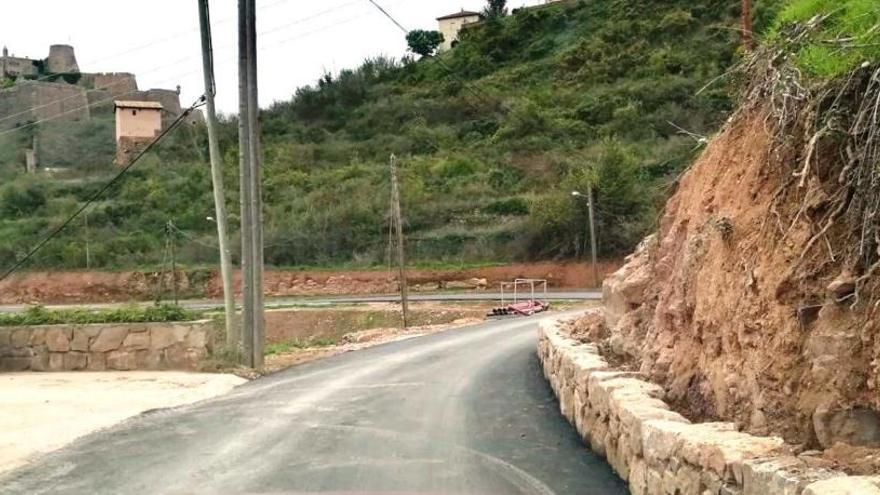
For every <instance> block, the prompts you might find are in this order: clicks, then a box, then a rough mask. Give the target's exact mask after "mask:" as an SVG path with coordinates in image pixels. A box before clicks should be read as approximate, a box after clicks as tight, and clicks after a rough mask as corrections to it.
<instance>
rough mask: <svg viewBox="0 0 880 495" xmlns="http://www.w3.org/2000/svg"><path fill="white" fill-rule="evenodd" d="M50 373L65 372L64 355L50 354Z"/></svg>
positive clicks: (61, 353) (59, 353)
mask: <svg viewBox="0 0 880 495" xmlns="http://www.w3.org/2000/svg"><path fill="white" fill-rule="evenodd" d="M49 371H64V353H63V352H52V353H49Z"/></svg>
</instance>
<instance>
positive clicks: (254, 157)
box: [238, 0, 266, 368]
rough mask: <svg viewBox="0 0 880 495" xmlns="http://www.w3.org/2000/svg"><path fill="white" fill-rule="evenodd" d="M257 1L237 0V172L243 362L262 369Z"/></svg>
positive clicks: (263, 324)
mask: <svg viewBox="0 0 880 495" xmlns="http://www.w3.org/2000/svg"><path fill="white" fill-rule="evenodd" d="M256 12H257V9H256V2H255V0H239V2H238V54H239V59H238V96H239V116H238V118H239V162H240V163H239V168H240V173H241V243H242V271H243V276H242V279H243V288H242V293H243V296H244V311H243V314H242V343H243V348H244V349H243V352H244V358H245V364H246V365H248V366H250V367H253V368H261V367H262V366H263V348H264V346H265V341H266V339H265V314H264V310H263V215H262V208H263V205H262V203H263V201H262V186H261V181H262V170H261V163H260V162H261V160H262V150H261V147H260V126H259V98H258V96H259V95H258V92H257V23H256Z"/></svg>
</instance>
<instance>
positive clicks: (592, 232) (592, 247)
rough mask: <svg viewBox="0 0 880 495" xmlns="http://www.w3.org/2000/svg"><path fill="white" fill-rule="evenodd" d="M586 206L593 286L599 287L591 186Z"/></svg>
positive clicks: (588, 190)
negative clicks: (587, 207) (588, 215)
mask: <svg viewBox="0 0 880 495" xmlns="http://www.w3.org/2000/svg"><path fill="white" fill-rule="evenodd" d="M587 204H588V206H589V210H590V250H591V253H592V256H593V284H594V285H595V286H596V287H599V260H598V254H597V250H598V249H597V243H596V215H595V204H594V201H593V186H590V187H589V188H587Z"/></svg>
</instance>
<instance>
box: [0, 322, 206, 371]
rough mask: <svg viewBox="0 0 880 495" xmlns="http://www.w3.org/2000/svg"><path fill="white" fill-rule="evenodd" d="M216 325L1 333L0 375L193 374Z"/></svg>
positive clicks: (13, 329)
mask: <svg viewBox="0 0 880 495" xmlns="http://www.w3.org/2000/svg"><path fill="white" fill-rule="evenodd" d="M213 332H214V323H213V321H210V320H205V321H197V322H187V323H130V324H106V325H49V326H33V327H3V328H0V371H28V370H30V371H79V370H89V371H105V370H114V371H131V370H195V369H198V367H199V365H200V364H201V362H202V361H203V360H204V359H205V358H207V357H208V356H209V355H210V353H211V351H212V349H213V339H212V335H213Z"/></svg>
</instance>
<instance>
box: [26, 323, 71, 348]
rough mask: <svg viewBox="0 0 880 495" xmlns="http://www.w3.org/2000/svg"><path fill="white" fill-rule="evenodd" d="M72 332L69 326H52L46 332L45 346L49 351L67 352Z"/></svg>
mask: <svg viewBox="0 0 880 495" xmlns="http://www.w3.org/2000/svg"><path fill="white" fill-rule="evenodd" d="M72 334H73V331H72V330H71V329H69V328H52V329H50V330H48V331H47V332H46V347H48V348H49V351H51V352H67V351H69V350H70V339H71V337H72ZM31 345H33V344H31Z"/></svg>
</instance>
